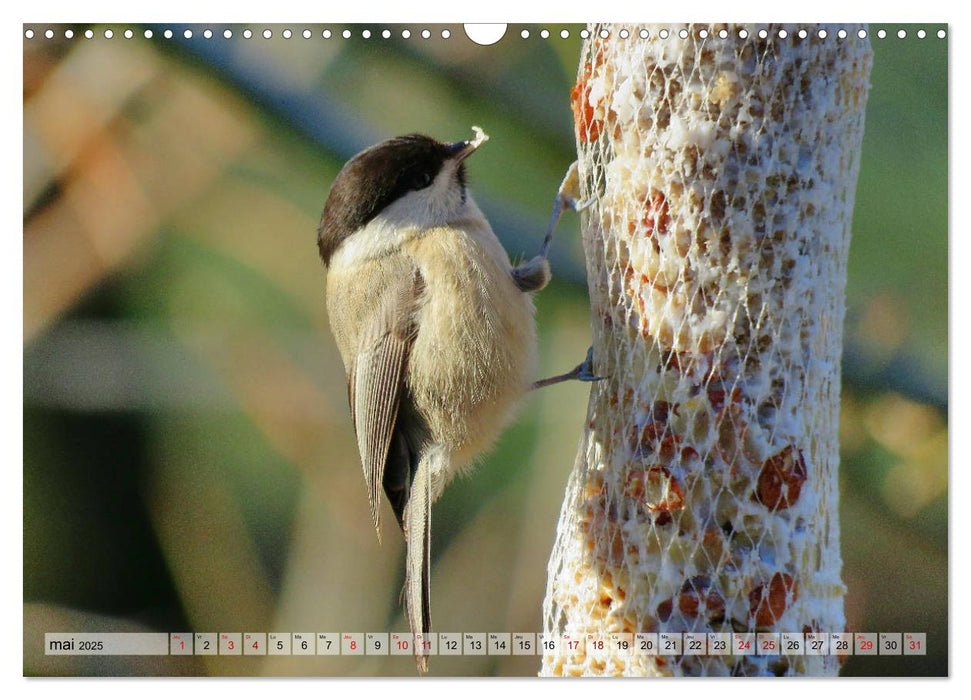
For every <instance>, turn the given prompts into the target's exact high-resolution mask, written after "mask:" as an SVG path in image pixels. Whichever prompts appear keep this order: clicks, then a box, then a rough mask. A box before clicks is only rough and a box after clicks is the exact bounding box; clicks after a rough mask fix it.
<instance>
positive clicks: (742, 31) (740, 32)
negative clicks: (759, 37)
mask: <svg viewBox="0 0 971 700" xmlns="http://www.w3.org/2000/svg"><path fill="white" fill-rule="evenodd" d="M738 38H739V39H748V30H747V29H739V30H738Z"/></svg>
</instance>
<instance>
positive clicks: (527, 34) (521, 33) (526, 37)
mask: <svg viewBox="0 0 971 700" xmlns="http://www.w3.org/2000/svg"><path fill="white" fill-rule="evenodd" d="M519 36H521V37H522V38H523V39H528V38H529V30H528V29H524V30H523V31H521V32H519ZM473 41H474V39H473ZM476 43H478V42H476Z"/></svg>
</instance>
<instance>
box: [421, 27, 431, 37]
mask: <svg viewBox="0 0 971 700" xmlns="http://www.w3.org/2000/svg"><path fill="white" fill-rule="evenodd" d="M431 37H432V33H431V32H430V31H428V30H427V29H422V30H421V38H422V39H431Z"/></svg>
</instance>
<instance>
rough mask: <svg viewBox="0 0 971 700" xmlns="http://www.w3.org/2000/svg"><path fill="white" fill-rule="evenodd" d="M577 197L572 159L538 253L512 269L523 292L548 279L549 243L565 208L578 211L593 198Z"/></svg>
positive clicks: (536, 288)
mask: <svg viewBox="0 0 971 700" xmlns="http://www.w3.org/2000/svg"><path fill="white" fill-rule="evenodd" d="M579 197H580V176H579V174H578V170H577V163H576V161H574V162H573V164H572V165H570V167H569V168H568V169H567V171H566V175H565V176H564V177H563V182H561V183H560V188H559V190H557V192H556V197H555V199H554V200H553V214H552V215H551V216H550V223H549V225H548V226H547V227H546V236H545V238H543V245H542V246H540V249H539V254H538V255H536V257H534V258H533V259H532V260H530V261H529V262H526V263H523V264H522V265H520V266H519V267H517V268H515V269H514V270H513V271H512V276H513V279H514V280H515V281H516V286H517V287H519V289H520V290H522V291H523V292H537V291H539V290H540V289H542V288H543V287H545V286H546V285H547V283H548V282H549V281H550V264H549V252H550V244H551V243H552V242H553V232H554V231H556V224H557V223H559V221H560V216H562V214H563V212H564V211H565V210H566V209H573V210H574V211H577V212H580V211H583V210H584V209H586V208H587V207H589V206H590V205H591V204H593V199H588V200H586V201H584V202H579V201H578V199H579Z"/></svg>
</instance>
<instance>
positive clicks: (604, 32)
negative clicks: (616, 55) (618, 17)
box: [600, 29, 610, 39]
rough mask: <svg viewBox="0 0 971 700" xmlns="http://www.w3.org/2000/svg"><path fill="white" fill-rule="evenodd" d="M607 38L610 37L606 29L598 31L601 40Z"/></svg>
mask: <svg viewBox="0 0 971 700" xmlns="http://www.w3.org/2000/svg"><path fill="white" fill-rule="evenodd" d="M609 36H610V32H608V31H607V30H606V29H601V30H600V38H601V39H606V38H607V37H609Z"/></svg>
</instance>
